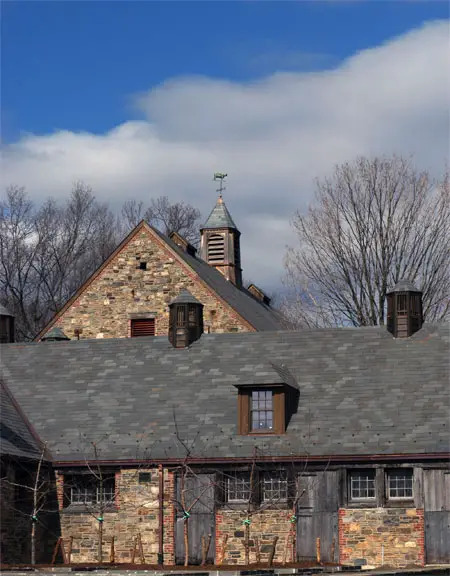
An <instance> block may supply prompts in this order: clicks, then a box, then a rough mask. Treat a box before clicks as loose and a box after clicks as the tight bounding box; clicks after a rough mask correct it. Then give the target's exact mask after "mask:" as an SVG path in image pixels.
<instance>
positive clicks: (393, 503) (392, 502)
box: [385, 497, 415, 508]
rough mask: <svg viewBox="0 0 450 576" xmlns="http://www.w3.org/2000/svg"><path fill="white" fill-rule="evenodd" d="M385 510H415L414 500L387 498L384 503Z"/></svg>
mask: <svg viewBox="0 0 450 576" xmlns="http://www.w3.org/2000/svg"><path fill="white" fill-rule="evenodd" d="M385 507H386V508H415V505H414V498H413V497H412V498H394V499H392V498H388V499H386V502H385Z"/></svg>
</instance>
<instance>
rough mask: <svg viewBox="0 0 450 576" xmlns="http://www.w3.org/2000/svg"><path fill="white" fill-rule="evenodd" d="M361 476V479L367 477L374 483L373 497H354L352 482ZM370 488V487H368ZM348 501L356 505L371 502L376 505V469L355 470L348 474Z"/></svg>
mask: <svg viewBox="0 0 450 576" xmlns="http://www.w3.org/2000/svg"><path fill="white" fill-rule="evenodd" d="M356 476H359V477H360V478H362V477H365V478H367V479H369V478H370V477H371V480H372V482H373V496H353V491H352V480H353V479H354V478H355V477H356ZM367 488H368V486H367ZM348 500H349V502H353V503H356V504H359V503H363V502H370V503H372V504H373V503H375V502H376V500H377V473H376V470H375V468H365V469H364V468H361V469H354V470H350V471H349V473H348Z"/></svg>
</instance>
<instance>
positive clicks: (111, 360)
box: [1, 324, 450, 461]
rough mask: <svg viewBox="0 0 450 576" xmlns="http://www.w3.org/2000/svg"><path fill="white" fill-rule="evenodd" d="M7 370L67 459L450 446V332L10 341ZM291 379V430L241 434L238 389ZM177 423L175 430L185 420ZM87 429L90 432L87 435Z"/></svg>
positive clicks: (416, 450) (383, 451) (415, 450)
mask: <svg viewBox="0 0 450 576" xmlns="http://www.w3.org/2000/svg"><path fill="white" fill-rule="evenodd" d="M1 352H2V354H1V366H2V368H1V370H2V374H1V376H2V377H3V379H4V380H5V381H6V382H7V384H8V386H9V388H10V390H11V391H12V392H13V394H14V396H15V398H16V399H17V401H18V402H19V403H20V405H21V407H22V409H23V410H24V412H25V413H26V414H27V415H28V416H29V418H30V420H31V422H32V424H33V426H34V427H35V429H36V431H37V433H38V434H39V436H40V437H41V438H42V439H43V440H45V441H47V442H48V446H49V449H50V451H51V453H52V456H53V458H54V459H55V460H57V461H73V460H77V461H81V460H84V458H89V457H92V455H91V453H90V451H89V447H88V446H89V444H88V441H89V440H94V441H97V442H98V441H99V440H101V443H100V450H101V455H100V457H101V459H105V460H107V459H114V460H118V459H119V460H121V459H122V460H127V459H133V458H139V459H140V458H144V457H151V458H155V459H156V458H177V457H178V458H183V457H184V456H185V451H184V448H183V446H182V444H181V443H180V442H179V441H178V439H177V434H176V432H177V430H178V436H179V438H181V439H182V440H183V442H184V443H186V444H188V445H189V446H190V447H191V449H192V455H193V456H197V457H201V458H223V459H227V458H230V457H233V458H250V457H251V454H252V452H253V447H254V446H255V445H256V446H258V447H259V448H260V451H261V453H262V454H264V455H268V456H270V455H271V456H273V457H276V456H286V457H290V456H318V457H319V456H322V457H328V456H330V455H336V456H352V457H354V456H358V455H360V456H361V458H363V456H364V455H395V454H427V453H433V454H435V453H440V454H443V453H448V452H449V451H450V446H449V444H450V437H449V414H450V388H449V363H448V352H449V329H448V326H447V325H427V324H425V326H424V327H423V328H422V329H421V330H420V331H419V332H418V333H416V334H415V335H414V336H412V337H411V338H407V339H394V338H393V337H392V336H391V334H389V333H388V332H387V330H386V329H385V328H382V327H373V328H353V329H352V328H342V329H322V330H303V331H301V332H282V331H280V332H248V333H239V334H204V335H203V336H202V337H201V338H200V339H199V340H198V341H197V342H195V343H194V344H193V345H192V346H191V347H190V348H186V349H174V348H172V346H171V345H170V344H169V342H168V340H167V338H165V337H153V338H152V337H144V338H129V339H105V340H80V341H70V342H47V343H45V342H42V343H28V344H5V345H3V346H2V349H1ZM288 379H291V381H290V385H295V386H297V387H298V389H299V403H298V409H297V412H296V413H295V414H294V415H293V416H292V418H291V420H290V422H289V426H288V429H287V432H286V434H285V435H279V436H278V435H263V436H239V435H238V434H237V390H236V386H239V385H246V384H247V385H248V384H251V383H253V384H255V385H258V384H265V383H267V384H269V383H279V382H283V381H287V380H288ZM175 424H176V425H175ZM83 435H85V436H83Z"/></svg>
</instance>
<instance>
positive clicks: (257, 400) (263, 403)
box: [250, 390, 273, 432]
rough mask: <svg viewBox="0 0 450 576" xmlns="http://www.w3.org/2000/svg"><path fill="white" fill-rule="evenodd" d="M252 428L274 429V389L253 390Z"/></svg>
mask: <svg viewBox="0 0 450 576" xmlns="http://www.w3.org/2000/svg"><path fill="white" fill-rule="evenodd" d="M250 423H251V430H252V431H253V432H256V431H258V430H273V393H272V390H253V391H252V400H251V407H250Z"/></svg>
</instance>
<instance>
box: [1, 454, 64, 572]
mask: <svg viewBox="0 0 450 576" xmlns="http://www.w3.org/2000/svg"><path fill="white" fill-rule="evenodd" d="M45 453H46V447H45V445H43V446H42V448H41V452H40V456H39V459H38V460H37V462H36V463H35V464H34V465H33V464H30V463H29V464H28V465H27V466H26V467H24V469H25V470H26V472H27V477H26V478H25V479H23V480H21V481H20V482H16V481H13V480H10V479H9V478H8V476H7V475H6V476H5V477H4V478H2V479H1V480H2V482H4V483H5V484H9V485H11V486H12V487H13V489H18V490H16V493H21V494H23V499H24V502H23V503H21V502H15V501H14V500H12V502H13V503H11V502H9V505H10V506H13V511H14V513H15V514H19V515H21V516H24V517H29V518H30V519H31V528H30V550H31V564H33V565H34V564H36V529H37V524H38V522H40V519H39V514H40V513H41V512H45V510H44V506H45V505H46V504H47V501H48V497H49V494H50V493H51V492H52V490H53V487H52V485H51V481H50V476H49V470H48V468H47V466H46V463H45ZM23 504H24V505H23Z"/></svg>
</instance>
